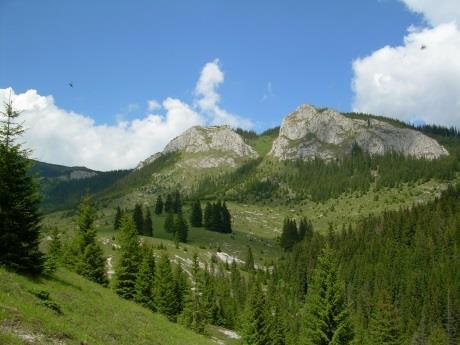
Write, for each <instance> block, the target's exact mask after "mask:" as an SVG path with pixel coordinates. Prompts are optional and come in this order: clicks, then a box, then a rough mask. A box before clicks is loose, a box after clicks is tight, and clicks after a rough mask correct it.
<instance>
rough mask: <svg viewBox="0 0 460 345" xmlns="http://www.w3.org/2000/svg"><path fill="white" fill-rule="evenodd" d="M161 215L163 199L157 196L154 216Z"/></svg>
mask: <svg viewBox="0 0 460 345" xmlns="http://www.w3.org/2000/svg"><path fill="white" fill-rule="evenodd" d="M162 213H163V199H162V198H161V195H158V197H157V201H156V203H155V214H156V215H160V214H162Z"/></svg>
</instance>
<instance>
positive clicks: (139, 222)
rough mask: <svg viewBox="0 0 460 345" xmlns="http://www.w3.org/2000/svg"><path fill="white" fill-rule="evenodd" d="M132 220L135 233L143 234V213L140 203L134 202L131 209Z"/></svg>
mask: <svg viewBox="0 0 460 345" xmlns="http://www.w3.org/2000/svg"><path fill="white" fill-rule="evenodd" d="M133 222H134V226H135V227H136V230H137V233H138V234H139V235H143V231H144V214H143V212H142V206H141V204H136V205H135V206H134V211H133Z"/></svg>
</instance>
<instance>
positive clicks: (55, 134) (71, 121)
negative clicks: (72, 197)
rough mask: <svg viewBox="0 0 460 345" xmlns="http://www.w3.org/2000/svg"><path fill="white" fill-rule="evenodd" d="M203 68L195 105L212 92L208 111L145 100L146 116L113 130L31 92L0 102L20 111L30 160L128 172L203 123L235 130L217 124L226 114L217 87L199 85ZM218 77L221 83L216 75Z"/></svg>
mask: <svg viewBox="0 0 460 345" xmlns="http://www.w3.org/2000/svg"><path fill="white" fill-rule="evenodd" d="M206 66H208V65H206ZM206 66H205V68H204V69H203V72H202V75H201V77H200V80H199V81H198V84H197V87H196V88H197V90H198V89H199V88H200V89H201V88H202V87H203V89H201V90H203V93H202V94H201V93H200V94H198V98H197V102H200V101H201V100H202V99H204V98H206V97H208V96H209V95H210V94H211V93H212V92H214V93H215V96H213V97H216V100H215V101H213V102H211V103H209V106H205V105H204V103H203V105H202V106H194V105H189V104H187V103H185V102H183V101H181V100H179V99H176V98H172V97H168V98H166V99H165V100H164V101H163V102H162V103H161V105H160V103H158V102H156V101H152V100H150V101H148V102H147V106H148V109H149V110H150V112H151V113H149V114H148V115H147V116H145V117H144V118H140V119H135V120H131V121H118V122H117V124H115V125H107V124H102V125H99V124H96V123H95V121H94V120H93V119H92V118H91V117H89V116H85V115H82V114H78V113H75V112H72V111H67V110H64V109H61V108H59V107H58V106H57V105H56V103H55V101H54V98H53V97H52V96H42V95H40V94H39V93H38V92H37V91H36V90H28V91H26V92H24V93H19V94H16V93H15V92H14V90H12V89H11V88H7V89H0V102H1V103H3V102H5V101H7V100H8V99H9V97H10V95H11V98H12V101H13V103H14V107H15V108H16V109H18V110H20V111H21V112H22V114H21V118H22V120H23V121H24V124H25V127H26V129H27V131H26V132H25V134H24V137H23V138H22V139H21V140H22V141H23V142H25V145H26V146H27V147H28V148H30V149H32V151H33V158H35V159H38V160H41V161H45V162H50V163H56V164H63V165H70V166H73V165H79V166H81V165H83V166H87V167H89V168H92V169H98V170H112V169H121V168H132V167H134V166H135V165H136V164H137V163H139V161H141V160H143V159H145V158H147V157H148V156H149V155H151V154H153V153H155V152H158V151H161V150H162V149H163V147H164V146H165V145H166V144H167V143H168V142H169V141H170V140H171V139H172V138H174V137H176V136H178V135H179V134H181V133H182V132H183V131H185V130H186V129H188V128H189V127H191V126H195V125H206V124H209V123H228V124H230V125H239V123H238V122H235V121H234V120H235V118H234V117H232V116H233V115H229V117H228V118H227V119H223V118H222V116H221V115H220V114H217V113H216V112H223V113H225V114H228V113H227V112H226V111H225V110H223V109H220V108H219V106H218V102H219V98H220V97H219V95H218V94H217V92H216V88H217V85H215V86H213V87H211V88H208V89H206V87H205V86H204V84H203V83H206V81H205V78H207V77H206V74H207V73H208V72H205V70H206ZM216 66H218V65H216ZM206 71H207V70H206ZM219 71H220V69H219ZM214 72H215V71H214ZM220 73H221V75H222V81H223V73H222V71H220ZM203 75H205V76H204V77H203ZM200 82H201V83H202V84H200ZM210 83H212V81H210ZM199 85H201V86H199ZM159 109H162V110H163V111H162V113H161V114H159V113H156V112H155V111H156V110H159ZM208 110H209V111H208ZM224 120H229V121H227V122H225V121H224ZM242 120H244V119H242ZM236 121H240V119H238V120H236Z"/></svg>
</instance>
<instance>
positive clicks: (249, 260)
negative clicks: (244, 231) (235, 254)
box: [244, 246, 255, 272]
mask: <svg viewBox="0 0 460 345" xmlns="http://www.w3.org/2000/svg"><path fill="white" fill-rule="evenodd" d="M244 268H245V269H246V271H248V272H253V271H254V268H255V265H254V256H253V255H252V249H251V247H250V246H248V247H247V251H246V261H245V263H244Z"/></svg>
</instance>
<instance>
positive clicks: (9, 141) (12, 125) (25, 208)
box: [0, 101, 44, 274]
mask: <svg viewBox="0 0 460 345" xmlns="http://www.w3.org/2000/svg"><path fill="white" fill-rule="evenodd" d="M18 116H19V112H17V111H15V110H14V109H13V105H12V102H11V101H10V102H9V103H5V105H4V110H3V111H1V112H0V119H1V120H0V264H2V265H5V266H7V267H10V268H12V269H14V270H17V271H21V272H27V273H32V274H39V273H41V272H42V270H43V263H44V258H43V254H42V253H41V252H40V250H39V236H40V220H41V219H40V214H39V212H38V207H39V202H40V197H39V195H38V193H37V188H36V184H35V182H34V179H33V178H32V177H30V176H28V170H29V161H28V159H27V152H26V151H24V150H23V149H22V148H21V146H20V145H19V144H15V141H16V140H17V137H18V136H19V135H21V134H22V133H23V129H22V126H21V125H20V124H17V123H16V122H15V121H16V119H17V118H18Z"/></svg>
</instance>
